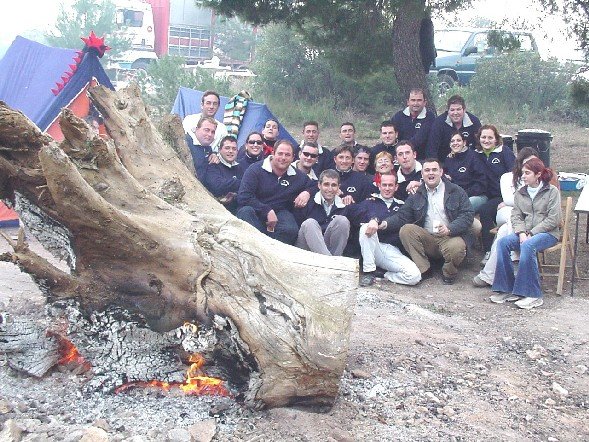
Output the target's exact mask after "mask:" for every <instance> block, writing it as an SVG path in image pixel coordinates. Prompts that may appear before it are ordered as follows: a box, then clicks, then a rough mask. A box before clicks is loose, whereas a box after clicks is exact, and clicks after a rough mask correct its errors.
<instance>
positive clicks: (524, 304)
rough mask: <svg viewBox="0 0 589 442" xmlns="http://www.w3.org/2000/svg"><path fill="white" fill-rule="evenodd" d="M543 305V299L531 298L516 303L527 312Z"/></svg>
mask: <svg viewBox="0 0 589 442" xmlns="http://www.w3.org/2000/svg"><path fill="white" fill-rule="evenodd" d="M542 304H544V300H543V299H542V298H531V297H529V296H528V297H525V298H522V299H520V300H519V301H517V302H516V303H515V305H517V306H518V307H519V308H523V309H526V310H530V309H532V308H534V307H540V306H541V305H542Z"/></svg>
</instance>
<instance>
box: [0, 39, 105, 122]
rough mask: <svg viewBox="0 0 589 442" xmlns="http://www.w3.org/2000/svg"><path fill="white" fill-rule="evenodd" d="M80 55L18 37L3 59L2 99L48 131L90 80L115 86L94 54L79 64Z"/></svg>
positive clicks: (1, 76)
mask: <svg viewBox="0 0 589 442" xmlns="http://www.w3.org/2000/svg"><path fill="white" fill-rule="evenodd" d="M79 55H80V53H79V51H76V50H74V49H62V48H52V47H49V46H45V45H43V44H41V43H37V42H34V41H31V40H28V39H26V38H24V37H21V36H18V37H16V38H15V39H14V41H13V42H12V45H11V46H10V48H8V51H6V54H5V55H4V58H2V60H0V100H2V101H4V102H5V103H6V104H8V105H9V106H10V107H12V108H13V109H17V110H20V111H21V112H22V113H23V114H25V115H26V116H27V117H28V118H29V119H30V120H31V121H33V122H34V123H35V124H36V125H37V126H38V127H39V128H40V129H41V130H43V131H47V130H48V129H49V127H50V126H51V125H52V123H53V122H54V121H55V119H56V118H57V116H58V115H59V112H60V111H61V109H62V108H64V107H71V106H72V104H73V103H74V101H75V100H76V99H77V98H78V97H80V96H81V95H82V92H84V91H85V88H86V86H88V84H90V83H91V82H95V83H98V84H102V85H105V86H107V87H109V88H111V89H114V88H113V86H112V84H111V82H110V80H109V79H108V77H107V75H106V72H104V69H103V68H102V65H101V64H100V61H99V60H98V57H97V56H96V54H95V53H93V52H86V53H85V54H83V59H82V60H81V62H80V63H79V64H77V63H76V57H77V56H79ZM76 64H77V66H76V67H75V68H73V67H72V66H73V65H76ZM68 72H69V73H70V74H71V78H69V80H68V81H67V83H66V84H65V86H63V88H62V89H61V90H59V91H57V88H58V86H57V84H58V83H62V84H63V78H62V77H63V76H64V75H65V76H66V77H67V76H68V75H69V74H68ZM52 90H53V91H52ZM54 91H56V92H58V93H57V95H56V94H55V93H54ZM83 98H84V97H83ZM74 113H76V112H75V111H74ZM76 115H78V114H77V113H76ZM78 116H83V115H78Z"/></svg>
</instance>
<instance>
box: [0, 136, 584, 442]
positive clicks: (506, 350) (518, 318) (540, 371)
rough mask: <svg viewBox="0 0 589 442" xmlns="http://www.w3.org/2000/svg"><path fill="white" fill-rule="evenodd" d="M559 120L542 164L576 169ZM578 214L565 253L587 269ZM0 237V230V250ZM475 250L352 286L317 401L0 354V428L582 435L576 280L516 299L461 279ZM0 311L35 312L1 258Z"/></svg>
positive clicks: (231, 434) (7, 434) (243, 437)
mask: <svg viewBox="0 0 589 442" xmlns="http://www.w3.org/2000/svg"><path fill="white" fill-rule="evenodd" d="M559 130H561V131H562V134H564V135H562V137H560V135H559V137H555V141H554V142H553V146H554V147H553V159H554V163H553V166H554V168H555V169H557V170H566V171H584V172H587V164H588V163H589V161H587V158H588V155H587V152H588V151H589V150H588V149H589V144H588V141H587V140H588V139H589V138H588V137H587V135H588V131H586V130H585V129H579V128H572V127H571V128H567V127H563V128H562V129H559ZM570 132H574V133H573V134H572V135H571V133H570ZM566 136H570V137H571V138H570V139H568V138H566ZM570 140H573V141H570ZM574 140H581V141H576V142H575V141H574ZM583 140H584V141H583ZM583 169H585V170H583ZM583 221H584V218H583ZM581 225H582V232H581V234H582V235H580V238H581V239H580V241H579V266H580V270H581V273H582V275H581V276H582V277H585V278H587V277H589V271H588V270H589V245H588V244H585V242H584V233H585V223H584V222H583V223H581ZM31 243H32V247H36V248H39V247H40V246H39V245H38V243H36V241H35V240H34V238H31ZM6 250H8V247H7V244H6V242H5V241H4V240H3V239H0V254H1V253H3V252H4V251H6ZM480 259H481V252H476V253H475V254H473V255H472V256H471V257H469V258H468V259H467V261H466V262H465V264H464V266H463V272H462V273H461V276H460V279H459V280H458V281H457V282H456V283H455V284H454V285H453V286H445V285H442V283H441V276H440V274H439V272H438V273H437V274H436V276H435V277H434V278H432V279H430V280H427V281H425V282H423V283H421V284H419V285H418V286H416V287H404V286H399V285H395V284H393V283H390V282H387V281H384V280H379V281H378V282H377V284H376V285H375V286H374V287H372V288H370V289H358V293H357V303H356V307H355V315H354V319H353V324H352V332H351V337H350V349H349V356H348V366H347V369H346V371H345V373H344V376H343V378H342V382H341V388H340V394H339V396H338V398H337V400H336V402H335V404H334V406H333V407H332V408H331V409H330V410H328V411H325V410H324V412H319V411H317V410H305V409H297V408H281V409H274V410H266V411H252V410H247V409H245V408H243V407H242V406H241V405H239V404H235V403H234V402H233V401H231V400H227V399H214V398H200V399H199V398H186V397H179V396H173V395H164V394H157V395H153V394H152V395H148V394H143V393H135V394H130V395H128V396H125V397H120V396H118V397H113V398H111V397H102V396H97V395H87V394H83V393H82V389H83V383H84V377H83V376H81V375H78V374H75V373H71V372H64V371H63V370H55V371H53V372H51V373H50V374H48V375H47V376H45V377H44V378H41V379H31V378H28V377H26V376H22V375H18V374H16V373H14V372H13V371H12V370H11V369H10V368H9V367H8V366H7V365H6V362H5V360H4V358H3V356H1V355H0V424H1V425H2V426H3V427H2V428H3V429H2V433H0V440H2V441H3V440H28V441H33V440H35V441H43V440H71V441H75V440H113V441H120V440H128V441H135V442H137V441H152V440H153V441H161V440H170V441H176V440H218V441H377V440H380V441H383V440H386V441H389V440H400V441H415V440H420V441H421V440H424V441H425V440H428V441H429V440H431V441H438V440H439V441H466V440H497V441H499V440H518V441H519V440H529V441H580V440H589V326H588V325H587V324H588V322H587V318H589V281H587V280H582V281H578V282H576V285H575V296H574V297H571V296H570V282H569V278H570V272H568V273H567V283H566V284H565V295H564V296H560V297H559V296H556V295H555V294H554V290H555V287H556V281H555V278H547V279H546V280H545V281H544V282H543V287H544V290H545V292H546V297H545V303H544V305H543V306H542V307H540V308H537V309H534V310H532V311H523V310H519V309H517V308H515V306H513V305H496V304H493V303H491V302H489V300H488V297H489V296H490V294H491V292H490V290H488V289H480V288H473V287H472V284H471V280H472V277H473V276H474V275H475V274H476V272H477V271H478V270H479V268H480V267H479V261H480ZM0 311H8V312H11V313H12V314H15V315H19V314H27V315H31V316H33V317H38V318H43V317H45V312H44V298H43V296H42V295H41V293H40V292H39V290H38V289H37V288H36V286H35V284H34V283H33V282H32V280H31V279H30V277H29V276H28V275H25V274H23V273H21V272H20V271H19V270H18V268H16V267H15V266H14V265H12V264H10V263H3V262H0Z"/></svg>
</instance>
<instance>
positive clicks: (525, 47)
mask: <svg viewBox="0 0 589 442" xmlns="http://www.w3.org/2000/svg"><path fill="white" fill-rule="evenodd" d="M517 39H518V40H519V42H520V43H521V46H520V47H519V50H520V51H533V50H534V45H533V43H532V36H531V35H526V34H519V35H518V36H517Z"/></svg>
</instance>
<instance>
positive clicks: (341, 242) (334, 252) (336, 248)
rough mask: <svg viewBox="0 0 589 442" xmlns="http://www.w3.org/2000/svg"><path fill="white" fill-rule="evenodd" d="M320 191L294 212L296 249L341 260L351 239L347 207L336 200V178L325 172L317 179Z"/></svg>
mask: <svg viewBox="0 0 589 442" xmlns="http://www.w3.org/2000/svg"><path fill="white" fill-rule="evenodd" d="M318 187H319V191H318V192H317V193H315V196H314V197H313V199H312V200H311V201H309V203H308V204H307V205H306V206H305V207H302V208H300V209H295V211H294V215H295V218H296V219H297V222H298V223H299V225H300V226H301V227H300V229H299V235H298V238H297V242H296V246H297V247H300V248H301V249H305V250H310V251H311V252H315V253H321V254H322V255H330V256H341V255H342V253H343V251H344V248H345V247H346V244H347V242H348V237H349V235H350V221H348V218H346V217H345V216H344V215H345V211H346V205H345V204H344V203H343V202H342V200H341V198H340V197H339V196H338V192H339V174H338V173H337V172H336V171H335V170H333V169H326V170H324V171H323V172H321V175H319V183H318Z"/></svg>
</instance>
